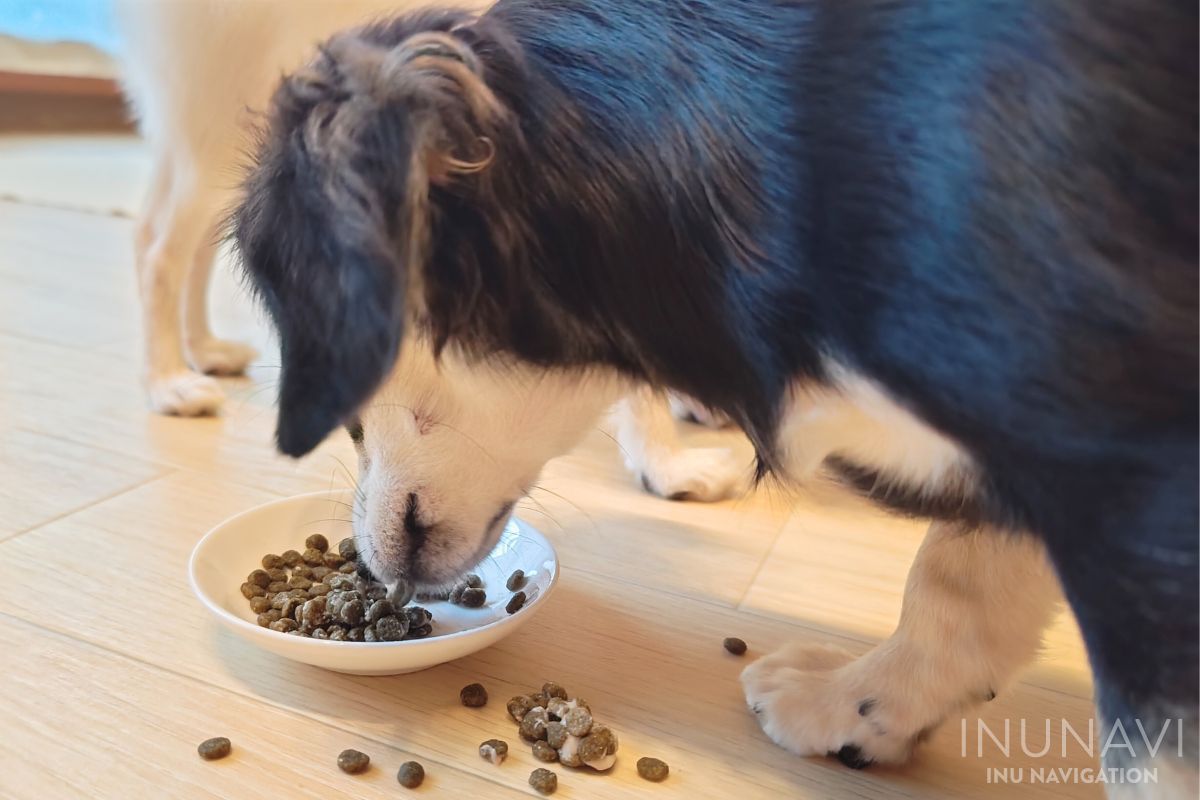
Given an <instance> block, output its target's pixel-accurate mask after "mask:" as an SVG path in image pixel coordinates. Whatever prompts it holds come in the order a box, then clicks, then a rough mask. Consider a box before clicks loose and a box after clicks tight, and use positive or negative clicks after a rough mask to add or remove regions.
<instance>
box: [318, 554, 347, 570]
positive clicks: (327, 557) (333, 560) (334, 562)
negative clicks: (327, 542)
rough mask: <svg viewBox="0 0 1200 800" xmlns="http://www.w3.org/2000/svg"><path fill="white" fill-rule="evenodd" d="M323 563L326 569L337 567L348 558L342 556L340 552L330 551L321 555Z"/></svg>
mask: <svg viewBox="0 0 1200 800" xmlns="http://www.w3.org/2000/svg"><path fill="white" fill-rule="evenodd" d="M321 563H323V564H324V565H325V568H326V569H337V568H338V567H340V566H342V565H343V564H345V563H346V559H344V558H342V556H341V554H340V553H334V552H329V553H325V554H324V555H322V556H321Z"/></svg>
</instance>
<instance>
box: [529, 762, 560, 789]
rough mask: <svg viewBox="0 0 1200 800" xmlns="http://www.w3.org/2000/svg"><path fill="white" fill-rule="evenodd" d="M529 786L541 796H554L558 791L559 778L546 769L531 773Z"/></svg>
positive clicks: (542, 768)
mask: <svg viewBox="0 0 1200 800" xmlns="http://www.w3.org/2000/svg"><path fill="white" fill-rule="evenodd" d="M529 785H530V786H532V787H533V788H534V789H537V790H538V792H540V793H541V794H554V792H555V790H557V789H558V776H557V775H555V774H554V773H553V772H551V771H550V770H548V769H545V768H544V767H538V768H537V769H535V770H534V771H533V772H531V773H529Z"/></svg>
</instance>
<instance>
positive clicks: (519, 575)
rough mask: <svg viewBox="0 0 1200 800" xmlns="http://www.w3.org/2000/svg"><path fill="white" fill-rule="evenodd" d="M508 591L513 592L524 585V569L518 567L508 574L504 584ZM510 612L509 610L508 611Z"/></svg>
mask: <svg viewBox="0 0 1200 800" xmlns="http://www.w3.org/2000/svg"><path fill="white" fill-rule="evenodd" d="M504 585H505V587H506V588H507V589H508V590H509V591H510V592H515V591H517V590H518V589H521V588H523V587H524V586H525V570H523V569H519V570H516V571H515V572H513V574H512V575H509V576H508V581H507V582H506V583H505V584H504ZM509 613H510V614H511V613H512V612H511V611H510V612H509Z"/></svg>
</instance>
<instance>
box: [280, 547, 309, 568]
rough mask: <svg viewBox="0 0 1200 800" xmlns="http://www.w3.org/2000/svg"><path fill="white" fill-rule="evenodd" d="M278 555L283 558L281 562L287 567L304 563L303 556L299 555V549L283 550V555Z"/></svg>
mask: <svg viewBox="0 0 1200 800" xmlns="http://www.w3.org/2000/svg"><path fill="white" fill-rule="evenodd" d="M280 557H281V558H282V559H283V563H284V564H287V565H288V566H289V567H295V566H297V565H299V564H303V563H304V556H302V555H300V553H299V551H296V550H284V551H283V555H282V556H280Z"/></svg>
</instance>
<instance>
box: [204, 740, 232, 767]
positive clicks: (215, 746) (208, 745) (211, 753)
mask: <svg viewBox="0 0 1200 800" xmlns="http://www.w3.org/2000/svg"><path fill="white" fill-rule="evenodd" d="M232 749H233V745H231V744H230V743H229V740H228V739H226V738H225V737H224V736H216V737H213V738H212V739H205V740H204V741H203V742H201V743H200V746H199V747H197V748H196V752H197V753H199V754H200V757H201V758H203V759H204V760H205V761H216V760H217V759H218V758H224V757H225V756H227V755H229V752H230V751H231V750H232Z"/></svg>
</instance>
